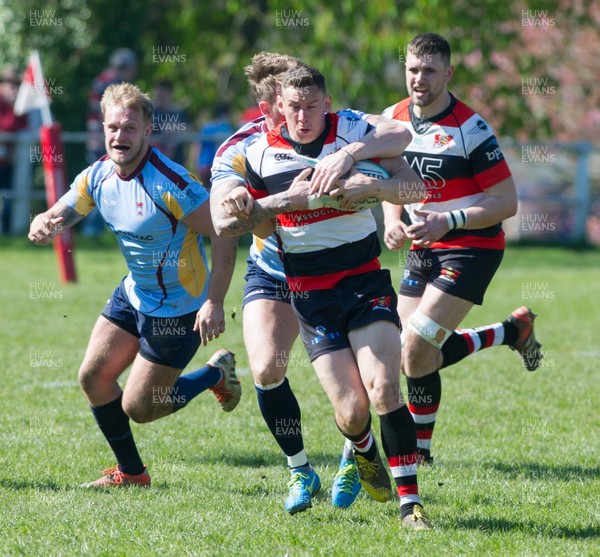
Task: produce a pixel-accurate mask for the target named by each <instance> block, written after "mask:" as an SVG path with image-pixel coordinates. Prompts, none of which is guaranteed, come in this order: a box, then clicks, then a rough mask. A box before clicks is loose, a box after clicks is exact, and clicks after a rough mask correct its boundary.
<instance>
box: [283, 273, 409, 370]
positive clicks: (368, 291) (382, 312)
mask: <svg viewBox="0 0 600 557" xmlns="http://www.w3.org/2000/svg"><path fill="white" fill-rule="evenodd" d="M300 294H302V296H301V295H300ZM397 301H398V298H397V296H396V291H395V290H394V286H393V285H392V279H391V277H390V272H389V271H388V270H386V269H381V270H378V271H371V272H368V273H363V274H360V275H354V276H350V277H346V278H345V279H343V280H341V281H340V282H339V283H338V284H336V285H335V286H334V287H333V288H330V289H329V290H310V291H308V292H296V293H295V296H294V297H293V298H292V307H293V308H294V311H295V313H296V315H297V317H298V321H299V322H300V337H301V338H302V342H303V343H304V347H305V348H306V352H307V353H308V357H309V358H310V361H311V362H312V361H314V360H316V359H317V358H318V357H319V356H322V355H323V354H328V353H330V352H335V351H337V350H343V349H344V348H350V340H349V339H348V333H349V332H350V331H352V330H354V329H359V328H360V327H364V326H366V325H370V324H371V323H375V322H377V321H390V322H391V323H393V324H394V325H396V326H397V327H399V326H400V319H399V317H398V312H397V310H396V305H397ZM398 342H400V341H399V340H398Z"/></svg>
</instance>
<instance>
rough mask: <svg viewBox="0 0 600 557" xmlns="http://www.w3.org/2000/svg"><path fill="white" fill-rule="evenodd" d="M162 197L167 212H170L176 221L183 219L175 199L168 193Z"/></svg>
mask: <svg viewBox="0 0 600 557" xmlns="http://www.w3.org/2000/svg"><path fill="white" fill-rule="evenodd" d="M162 197H163V201H164V202H165V205H166V206H167V208H168V209H169V211H171V213H172V214H173V216H174V217H175V218H176V219H177V220H181V219H182V218H183V209H182V208H181V205H179V202H178V201H177V199H175V198H174V197H173V194H172V193H170V192H166V193H164V194H163V196H162Z"/></svg>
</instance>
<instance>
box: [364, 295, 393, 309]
mask: <svg viewBox="0 0 600 557" xmlns="http://www.w3.org/2000/svg"><path fill="white" fill-rule="evenodd" d="M369 303H370V304H371V311H373V310H376V309H382V310H384V311H390V312H391V311H392V310H391V307H390V306H391V305H392V297H391V296H379V298H373V299H372V300H369Z"/></svg>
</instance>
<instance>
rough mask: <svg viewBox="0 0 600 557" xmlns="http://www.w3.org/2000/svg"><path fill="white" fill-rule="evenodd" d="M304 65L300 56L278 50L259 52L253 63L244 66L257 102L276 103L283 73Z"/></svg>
mask: <svg viewBox="0 0 600 557" xmlns="http://www.w3.org/2000/svg"><path fill="white" fill-rule="evenodd" d="M300 65H304V63H303V62H302V60H300V58H296V57H294V56H289V55H288V54H279V53H277V52H259V53H258V54H255V55H254V56H253V58H252V63H251V64H250V65H249V66H246V67H245V68H244V73H245V74H246V77H247V78H248V84H249V85H250V90H251V91H252V94H253V95H254V96H255V97H256V102H261V101H266V102H269V103H274V102H275V99H276V96H277V81H278V80H279V78H281V76H283V74H285V73H286V72H288V71H289V70H291V69H292V68H295V67H297V66H300Z"/></svg>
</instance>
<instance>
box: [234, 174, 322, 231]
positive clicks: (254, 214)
mask: <svg viewBox="0 0 600 557" xmlns="http://www.w3.org/2000/svg"><path fill="white" fill-rule="evenodd" d="M311 172H312V168H306V169H304V170H303V171H302V172H300V174H298V176H296V178H294V181H293V182H292V185H291V186H290V188H289V189H288V190H286V191H282V192H280V193H277V194H275V195H269V196H267V197H263V198H261V199H254V200H253V203H252V206H251V209H250V211H249V212H247V211H246V210H244V209H243V208H241V207H240V206H239V205H236V203H233V202H232V201H231V199H229V198H225V199H224V200H223V202H222V205H223V207H224V210H225V212H226V214H227V216H228V217H234V218H235V223H232V224H230V225H229V226H228V227H227V230H226V232H225V234H224V235H235V236H239V235H240V234H245V233H246V232H252V233H254V234H256V235H257V236H259V237H261V238H266V237H267V236H268V235H269V234H271V233H272V232H273V230H274V228H273V222H274V219H275V217H276V216H277V215H279V214H280V213H285V212H287V211H298V210H303V209H308V189H309V187H310V182H308V181H307V178H308V176H309V175H310V174H311ZM230 195H231V196H234V195H235V192H231V194H230Z"/></svg>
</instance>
